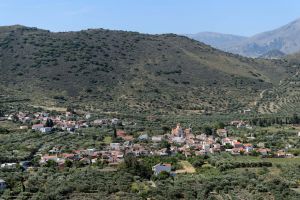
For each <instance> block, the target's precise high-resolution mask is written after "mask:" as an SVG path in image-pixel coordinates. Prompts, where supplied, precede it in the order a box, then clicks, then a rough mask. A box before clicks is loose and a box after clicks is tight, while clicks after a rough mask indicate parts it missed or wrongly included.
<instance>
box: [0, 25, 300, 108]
mask: <svg viewBox="0 0 300 200" xmlns="http://www.w3.org/2000/svg"><path fill="white" fill-rule="evenodd" d="M296 71H297V68H295V67H291V65H290V63H289V62H287V61H282V60H276V61H272V60H255V59H250V58H244V57H240V56H236V55H233V54H229V53H224V52H221V51H219V50H216V49H214V48H211V47H209V46H206V45H204V44H202V43H199V42H197V41H194V40H191V39H188V38H186V37H183V36H178V35H174V34H165V35H147V34H139V33H136V32H124V31H110V30H103V29H95V30H85V31H80V32H60V33H53V32H49V31H46V30H40V29H36V28H28V27H23V26H19V25H17V26H7V27H0V82H1V84H0V85H1V86H0V91H1V94H2V95H4V96H5V97H6V98H9V99H16V100H24V99H25V100H26V101H25V102H27V103H28V104H30V105H46V106H49V105H51V106H52V105H53V106H63V107H66V106H69V105H72V106H80V107H85V108H88V109H90V108H97V109H99V110H101V111H116V112H128V111H134V112H141V113H144V112H151V113H153V112H161V113H176V112H179V111H180V112H182V113H204V112H206V113H209V112H222V113H227V112H237V111H239V110H241V109H245V108H249V107H253V106H254V105H255V103H256V101H257V100H258V99H259V98H260V93H261V92H262V91H263V90H266V89H270V88H273V87H274V86H276V85H277V84H278V83H279V81H280V80H282V79H286V78H288V77H290V76H291V75H293V74H295V73H296Z"/></svg>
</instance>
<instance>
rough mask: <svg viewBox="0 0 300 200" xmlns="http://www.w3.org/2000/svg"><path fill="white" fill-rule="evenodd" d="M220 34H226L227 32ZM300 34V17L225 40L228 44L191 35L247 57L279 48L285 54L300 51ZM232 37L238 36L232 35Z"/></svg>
mask: <svg viewBox="0 0 300 200" xmlns="http://www.w3.org/2000/svg"><path fill="white" fill-rule="evenodd" d="M220 35H223V36H224V35H226V34H220ZM298 35H300V19H296V20H294V21H292V22H290V23H288V24H286V25H283V26H281V27H279V28H277V29H274V30H271V31H266V32H262V33H258V34H256V35H253V36H251V37H246V38H244V39H241V40H239V41H238V42H231V41H230V40H227V41H225V43H226V42H227V43H226V45H223V44H222V43H219V44H218V45H216V44H214V43H213V42H209V40H207V39H206V40H205V39H203V38H198V39H197V38H195V37H192V36H190V37H191V38H194V39H197V40H198V41H206V42H208V43H207V44H212V45H213V46H215V47H216V46H217V47H218V48H219V49H221V50H224V51H227V52H231V53H234V54H239V55H242V56H247V57H260V56H262V55H263V54H266V53H267V52H269V51H272V50H279V51H281V52H283V53H284V54H293V53H296V52H298V51H300V39H298V38H299V37H298ZM207 37H208V36H207ZM232 37H238V36H234V35H232ZM213 38H214V35H212V36H211V39H210V40H213ZM216 42H218V41H216ZM223 43H224V42H223Z"/></svg>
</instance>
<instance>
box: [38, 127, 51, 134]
mask: <svg viewBox="0 0 300 200" xmlns="http://www.w3.org/2000/svg"><path fill="white" fill-rule="evenodd" d="M40 131H41V132H42V133H50V132H51V131H52V127H42V128H40Z"/></svg>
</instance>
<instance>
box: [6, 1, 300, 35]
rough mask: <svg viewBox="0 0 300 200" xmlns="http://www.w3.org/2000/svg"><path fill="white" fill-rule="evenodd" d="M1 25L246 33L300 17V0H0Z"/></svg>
mask: <svg viewBox="0 0 300 200" xmlns="http://www.w3.org/2000/svg"><path fill="white" fill-rule="evenodd" d="M0 10H1V12H0V25H12V24H22V25H26V26H33V27H39V28H44V29H48V30H51V31H70V30H73V31H76V30H81V29H87V28H107V29H117V30H130V31H139V32H143V33H196V32H202V31H214V32H222V33H232V34H238V35H245V36H250V35H253V34H255V33H259V32H262V31H266V30H271V29H274V28H277V27H279V26H282V25H284V24H286V23H288V22H290V21H293V20H295V19H297V18H300V1H299V0H1V1H0Z"/></svg>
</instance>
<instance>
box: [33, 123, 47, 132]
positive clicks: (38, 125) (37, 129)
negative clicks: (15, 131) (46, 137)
mask: <svg viewBox="0 0 300 200" xmlns="http://www.w3.org/2000/svg"><path fill="white" fill-rule="evenodd" d="M43 127H44V124H34V125H32V127H31V129H32V130H35V131H39V130H40V129H41V128H43Z"/></svg>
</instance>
